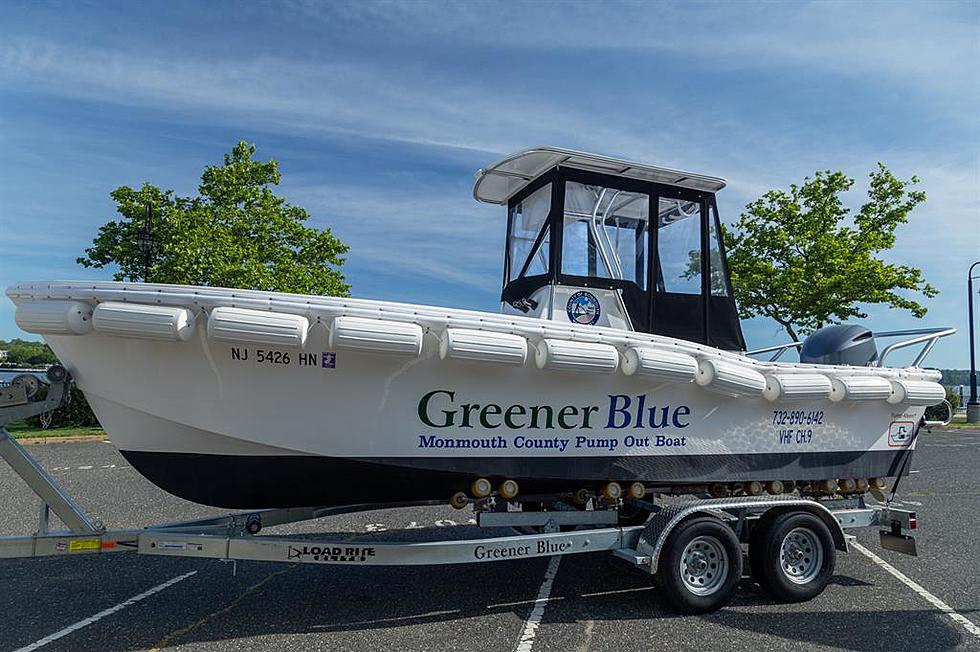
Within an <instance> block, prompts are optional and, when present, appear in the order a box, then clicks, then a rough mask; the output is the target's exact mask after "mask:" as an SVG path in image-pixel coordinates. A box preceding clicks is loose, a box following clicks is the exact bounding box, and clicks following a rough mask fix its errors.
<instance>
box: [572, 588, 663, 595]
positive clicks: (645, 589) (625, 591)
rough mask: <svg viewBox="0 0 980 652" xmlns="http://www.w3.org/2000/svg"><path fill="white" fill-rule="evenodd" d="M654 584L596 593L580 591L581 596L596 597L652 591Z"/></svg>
mask: <svg viewBox="0 0 980 652" xmlns="http://www.w3.org/2000/svg"><path fill="white" fill-rule="evenodd" d="M653 589H654V587H652V586H635V587H633V588H632V589H615V590H613V591H597V592H596V593H580V594H579V597H580V598H595V597H598V596H601V595H617V594H619V593H636V592H637V591H652V590H653Z"/></svg>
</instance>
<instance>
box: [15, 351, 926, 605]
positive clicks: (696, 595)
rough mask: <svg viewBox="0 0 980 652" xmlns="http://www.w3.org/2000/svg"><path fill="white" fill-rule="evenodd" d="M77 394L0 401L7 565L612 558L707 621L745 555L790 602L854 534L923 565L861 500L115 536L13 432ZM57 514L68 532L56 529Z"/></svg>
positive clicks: (811, 592)
mask: <svg viewBox="0 0 980 652" xmlns="http://www.w3.org/2000/svg"><path fill="white" fill-rule="evenodd" d="M71 382H72V381H71V378H70V376H69V375H68V373H67V372H66V370H65V369H64V368H63V367H60V366H54V367H51V368H50V369H49V370H48V372H47V383H45V384H46V385H47V387H46V389H47V391H46V395H45V396H44V397H43V398H39V397H40V392H39V391H38V390H39V387H38V386H37V384H36V383H34V384H32V382H31V381H27V380H24V381H20V382H18V380H17V379H14V381H13V382H12V383H11V384H10V385H8V386H5V387H0V457H2V458H3V459H4V460H5V461H6V462H7V464H8V465H9V466H10V467H11V468H12V469H13V471H14V472H15V473H16V474H17V475H18V476H20V477H21V478H22V479H23V480H24V482H25V483H26V484H27V486H28V487H29V488H30V489H31V490H32V491H33V492H34V493H35V494H36V495H37V496H38V497H39V498H40V500H41V509H40V515H39V523H38V529H37V531H36V532H34V533H33V534H30V535H24V536H4V537H0V558H8V559H9V558H28V557H52V556H61V557H65V556H67V557H74V556H79V555H88V554H107V553H117V552H133V553H137V554H140V555H161V556H171V557H197V558H206V559H218V560H222V561H234V562H237V561H268V562H284V563H291V564H346V565H372V566H379V565H380V566H415V565H440V564H463V563H482V562H494V561H505V560H515V559H529V558H535V557H552V556H557V555H571V554H578V553H587V552H610V553H612V554H613V555H615V556H616V557H618V558H619V559H622V560H624V561H626V562H627V563H629V564H630V565H631V566H633V567H635V568H637V569H639V570H641V571H643V572H646V573H648V574H651V575H653V578H654V580H655V581H656V582H657V584H658V586H659V588H660V589H661V592H662V594H663V595H664V597H666V598H667V600H668V601H670V602H671V604H672V605H673V606H674V607H675V608H676V609H678V610H679V611H683V612H687V613H704V612H707V611H713V610H716V609H718V608H720V607H722V606H724V605H725V604H727V603H728V602H729V601H730V600H731V599H732V597H733V596H734V593H735V589H736V585H737V584H738V581H739V579H740V578H741V575H742V559H743V554H744V553H743V545H745V544H747V545H748V561H749V564H750V566H751V570H752V574H753V575H754V577H755V579H756V580H757V581H758V582H759V583H760V585H761V586H762V587H763V589H765V590H766V591H767V592H768V593H769V594H771V595H773V596H774V597H776V598H777V599H781V600H784V601H794V602H798V601H802V600H808V599H811V598H812V597H815V596H816V595H818V594H819V593H820V592H822V590H823V589H824V587H825V586H826V584H827V583H828V582H829V580H830V577H831V576H832V575H833V569H834V562H835V559H836V557H835V554H836V551H838V550H839V551H845V552H846V551H847V549H848V541H849V540H850V539H853V535H850V534H847V533H846V531H847V530H851V529H855V528H860V527H879V528H885V529H883V530H881V544H882V546H883V547H884V548H887V549H890V550H895V551H898V552H903V553H906V554H912V555H915V554H916V550H915V540H914V539H913V538H912V537H911V536H908V535H907V534H905V533H904V531H905V530H914V529H916V527H917V519H916V514H915V512H912V511H908V510H904V509H897V508H895V507H891V506H889V505H888V504H887V503H886V504H881V505H874V504H873V505H868V504H866V503H865V501H864V498H863V497H862V496H857V497H838V498H832V499H828V500H814V499H812V498H805V497H795V496H739V497H729V498H691V499H674V500H670V501H669V502H664V503H662V504H660V503H655V502H646V501H642V500H632V499H626V500H627V501H629V502H631V503H632V504H633V506H635V507H640V508H642V509H646V510H647V511H649V512H650V513H651V516H650V518H649V520H647V522H646V523H645V524H643V525H632V526H620V525H618V516H619V515H618V512H617V511H616V510H612V509H606V510H602V509H600V510H581V509H576V508H573V507H571V506H568V507H567V508H566V509H561V505H560V504H558V509H555V510H554V511H527V512H525V511H512V510H514V509H516V506H515V505H513V504H511V503H510V502H509V501H506V500H503V499H501V498H499V497H496V498H494V497H491V498H490V499H489V500H486V501H484V502H483V503H482V504H481V505H480V508H479V509H478V511H477V514H476V526H475V527H474V528H473V529H474V535H475V536H474V538H467V539H461V540H456V539H450V540H435V541H407V542H406V541H397V542H379V541H376V540H373V539H374V538H376V535H375V536H372V537H368V536H366V535H354V536H352V537H350V538H347V539H343V540H337V539H336V538H334V539H320V538H317V537H316V535H308V534H303V535H287V536H281V535H260V534H259V533H260V532H261V531H262V530H264V529H266V528H270V527H274V526H277V525H284V524H288V523H297V522H302V521H310V520H314V519H319V518H323V517H326V516H331V515H338V514H344V513H351V512H360V511H367V510H374V509H389V508H394V507H404V506H418V505H420V504H424V505H435V504H439V505H442V504H444V503H441V502H440V503H433V502H427V503H410V504H406V503H386V504H370V505H345V506H340V507H323V508H317V507H309V508H292V509H266V510H253V511H247V512H238V513H228V514H222V515H218V516H214V517H210V518H204V519H198V520H192V521H183V522H176V523H167V524H160V525H151V526H148V527H145V528H142V529H123V530H111V529H107V528H105V526H104V525H103V524H101V523H99V522H98V521H96V520H93V519H92V518H91V517H90V516H89V515H88V514H86V513H85V511H84V510H83V509H82V508H81V507H80V506H79V505H78V504H77V503H76V502H75V501H74V500H73V499H72V498H71V496H70V495H69V494H68V493H67V492H66V491H65V489H64V488H63V487H62V486H61V485H60V484H59V483H58V481H57V480H55V479H54V478H53V477H52V476H51V475H50V474H48V472H47V471H46V470H45V469H44V468H43V467H42V466H41V465H40V464H39V463H38V462H37V460H35V459H34V458H33V456H31V454H30V453H29V452H28V451H27V450H26V449H25V448H24V447H23V446H22V445H21V444H19V443H18V442H17V441H16V440H15V439H14V438H13V436H12V435H11V434H10V433H9V432H8V431H7V430H6V428H5V426H6V425H7V424H9V423H12V422H14V421H19V420H21V419H25V418H28V417H31V416H36V415H40V414H43V413H47V412H50V411H52V410H54V409H57V408H58V407H61V406H63V405H65V404H66V402H67V401H68V400H69V396H70V393H69V389H70V386H71ZM52 511H53V512H54V513H55V515H57V517H58V518H59V519H60V520H61V521H62V522H63V523H64V524H65V526H67V528H68V529H67V530H63V531H60V530H52V529H51V528H50V519H49V517H50V512H52ZM497 528H511V530H510V531H509V532H511V533H508V534H506V535H503V536H494V531H493V529H497ZM515 531H519V532H521V533H519V534H513V532H515ZM481 535H483V536H481Z"/></svg>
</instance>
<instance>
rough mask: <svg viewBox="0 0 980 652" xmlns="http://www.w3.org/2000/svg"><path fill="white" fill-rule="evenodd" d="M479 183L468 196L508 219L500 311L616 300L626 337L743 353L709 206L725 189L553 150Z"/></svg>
mask: <svg viewBox="0 0 980 652" xmlns="http://www.w3.org/2000/svg"><path fill="white" fill-rule="evenodd" d="M476 176H477V180H476V185H475V187H474V189H473V194H474V196H475V197H476V198H477V199H478V200H480V201H484V202H488V203H494V204H505V205H506V206H507V209H508V221H507V249H506V252H505V259H504V283H503V291H502V293H501V300H502V302H503V304H504V305H505V306H509V308H510V309H514V310H518V311H520V312H522V313H524V314H531V313H535V312H540V310H541V309H543V304H544V303H545V301H544V299H543V298H542V297H543V296H544V295H542V290H543V289H544V288H547V287H548V286H551V287H553V288H556V289H559V288H564V289H565V290H570V291H571V292H577V294H576V297H577V299H576V300H580V301H581V297H582V295H583V293H584V294H585V295H588V300H589V301H591V302H595V301H598V302H599V303H601V300H600V295H601V296H606V297H618V299H616V301H617V302H619V303H620V304H621V308H622V311H623V312H625V313H626V317H627V323H628V325H629V327H632V328H633V329H634V330H638V331H643V332H648V333H655V334H658V335H668V336H670V337H676V338H680V339H685V340H689V341H693V342H701V343H705V344H709V345H711V346H715V347H718V348H721V349H728V350H744V349H745V341H744V339H743V337H742V331H741V326H740V324H739V321H738V310H737V308H736V306H735V299H734V297H733V295H732V289H731V282H730V279H729V273H728V265H727V261H726V257H725V248H724V243H723V242H722V232H721V226H720V223H719V220H718V206H717V204H716V202H715V191H716V190H720V189H721V188H723V187H724V186H725V181H724V180H723V179H719V178H716V177H707V176H704V175H698V174H691V173H687V172H680V171H677V170H670V169H667V168H658V167H655V166H652V165H645V164H641V163H633V162H630V161H621V160H618V159H613V158H608V157H604V156H599V155H596V154H586V153H583V152H575V151H572V150H566V149H559V148H554V147H538V148H535V149H530V150H526V151H523V152H520V153H517V154H514V155H511V156H508V157H506V158H504V159H502V160H501V161H499V162H497V163H495V164H494V165H492V166H490V167H489V168H485V169H483V170H480V171H479V172H478V173H477V175H476ZM610 293H612V294H610ZM559 294H561V292H559ZM556 301H557V299H556V298H555V293H554V292H551V299H550V302H549V307H548V310H549V311H550V313H551V314H552V315H555V314H556V312H557V308H556V306H555V303H556ZM570 301H571V299H570ZM575 308H576V307H575V306H570V307H569V308H568V314H569V318H570V319H572V320H573V321H577V319H576V318H575V315H576V313H575V310H574V309H575ZM599 312H601V310H596V311H595V313H594V314H598V313H599ZM557 314H559V315H563V314H564V310H562V311H561V312H557ZM579 323H583V322H581V321H579ZM591 323H595V321H592V322H591Z"/></svg>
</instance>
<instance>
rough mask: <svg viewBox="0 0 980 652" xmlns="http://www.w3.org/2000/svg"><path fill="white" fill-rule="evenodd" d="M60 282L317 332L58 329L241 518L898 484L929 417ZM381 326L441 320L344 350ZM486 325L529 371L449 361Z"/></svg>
mask: <svg viewBox="0 0 980 652" xmlns="http://www.w3.org/2000/svg"><path fill="white" fill-rule="evenodd" d="M45 288H46V289H45V292H46V293H47V297H52V295H53V296H54V298H63V297H69V296H70V297H71V298H72V299H74V300H82V301H89V302H92V303H93V304H94V303H96V302H100V301H106V300H113V301H116V300H119V299H126V300H127V301H143V302H147V303H148V301H147V300H148V298H149V297H153V298H155V299H156V304H157V305H159V304H161V303H162V304H164V305H174V306H183V307H187V308H189V309H191V310H194V311H195V312H196V314H197V315H198V317H197V318H198V319H200V320H205V319H206V318H207V317H206V313H207V311H208V310H213V309H214V308H215V307H219V306H231V305H236V306H243V305H244V306H246V307H251V308H256V307H258V306H260V305H263V306H265V309H266V310H270V309H275V310H278V311H280V312H282V313H284V314H297V313H299V314H304V315H306V316H307V317H308V318H309V319H310V324H311V326H310V329H309V333H308V336H307V337H306V338H305V340H304V341H303V346H302V347H297V346H293V347H289V346H283V347H278V346H273V345H263V344H251V343H246V344H233V343H229V342H223V341H214V340H213V339H211V338H209V337H208V335H207V329H206V328H204V327H201V324H199V326H198V328H196V330H195V332H194V334H193V335H192V336H190V337H189V338H188V339H186V341H183V340H180V339H178V340H176V341H162V340H154V339H139V338H132V337H120V336H116V335H106V334H103V333H101V332H98V331H95V332H91V333H88V334H86V335H81V336H79V335H63V334H47V335H45V339H46V340H47V341H48V342H49V344H50V345H51V347H52V348H53V349H54V351H55V353H56V354H57V355H58V356H59V358H60V359H61V360H62V361H63V362H64V363H65V365H66V366H67V367H68V369H69V371H70V372H71V373H72V374H73V376H74V377H75V379H76V382H77V383H78V385H79V387H80V388H81V389H82V390H83V391H84V392H85V394H86V396H87V397H88V399H89V401H90V403H91V404H92V407H93V409H94V411H95V413H96V415H97V416H98V417H99V419H100V421H101V422H102V424H103V425H104V426H105V428H106V431H107V432H108V433H109V435H110V437H111V438H112V441H113V442H114V443H115V445H116V446H117V447H118V448H119V449H120V450H121V451H122V452H123V454H124V455H125V456H126V457H127V458H128V459H129V460H130V461H131V463H132V464H133V465H134V466H135V467H136V468H137V469H138V470H139V471H140V472H141V473H143V474H144V475H146V476H147V477H148V478H150V479H151V480H152V481H153V482H155V483H156V484H158V485H159V486H161V487H163V488H164V489H166V490H167V491H169V492H171V493H174V494H176V495H179V496H182V497H184V498H187V499H189V500H193V501H196V502H201V503H206V504H211V505H218V506H225V507H249V508H252V507H255V508H258V507H289V506H308V505H328V504H341V503H357V502H376V501H393V500H425V499H433V500H435V499H448V497H449V496H450V495H452V493H453V492H455V491H461V490H462V491H465V490H466V488H467V487H468V486H469V484H470V482H471V481H472V480H473V479H474V478H476V477H489V478H492V479H503V478H513V479H516V480H517V481H518V482H519V483H520V484H521V487H522V493H534V492H537V491H549V490H568V489H574V488H576V487H578V486H583V485H595V484H596V483H601V482H606V481H610V480H616V481H635V480H638V481H643V482H645V483H647V484H649V485H667V486H669V485H694V484H704V483H711V482H737V481H748V480H760V481H765V480H822V479H827V478H868V477H879V476H890V475H895V474H896V473H898V472H899V469H900V466H901V465H902V464H903V463H904V462H905V458H906V457H907V455H908V454H910V453H911V448H912V447H914V437H911V436H910V435H911V433H912V432H913V431H914V429H915V427H916V423H917V422H918V420H919V419H920V417H921V415H922V411H923V409H924V408H923V407H921V406H907V405H893V404H890V403H888V402H887V401H884V400H877V401H863V402H854V401H839V402H834V401H831V400H830V399H829V398H820V399H804V400H788V401H780V400H778V399H777V400H770V399H768V398H766V397H764V396H763V395H761V394H757V395H754V396H733V395H727V394H724V393H720V392H717V391H709V390H708V389H706V388H704V387H701V386H699V385H698V384H696V383H694V382H691V381H686V382H684V381H677V380H668V381H664V380H658V379H654V378H651V377H648V376H644V375H641V374H634V375H626V374H625V373H623V372H622V371H621V370H619V369H617V370H613V371H604V370H599V371H598V372H592V373H586V372H581V371H579V372H576V371H570V370H567V369H561V368H551V367H545V368H539V365H537V364H535V356H534V351H535V350H539V349H540V341H535V336H534V334H533V333H534V332H537V333H538V334H539V335H538V336H537V337H538V338H539V340H540V338H541V337H542V336H543V335H549V334H550V335H555V336H556V337H557V336H558V335H561V334H562V333H564V334H565V335H566V336H567V337H566V338H565V341H574V340H575V336H576V334H578V333H586V334H589V335H591V337H592V339H593V341H594V340H595V338H596V337H599V339H600V340H601V341H602V342H605V343H606V344H607V345H608V346H610V347H615V348H616V349H617V350H619V351H623V350H625V348H624V347H627V346H629V345H630V344H635V343H636V342H639V341H647V342H648V343H650V344H652V345H658V346H664V345H665V344H671V345H672V346H674V347H675V349H676V350H678V351H681V352H685V351H686V353H689V354H691V355H692V356H701V357H702V358H706V357H710V356H717V357H718V359H720V360H723V361H725V360H727V361H728V362H729V363H731V364H736V363H739V361H740V360H744V361H745V363H744V364H746V365H748V364H750V363H751V364H755V365H758V366H757V367H754V368H756V369H758V370H759V372H760V373H767V371H766V370H767V369H768V370H769V371H772V370H774V369H775V370H778V371H780V372H781V373H795V372H800V371H801V370H800V367H802V366H801V365H768V366H767V365H766V364H764V363H755V362H754V361H749V360H748V359H746V358H742V357H741V356H735V355H732V354H727V353H723V352H718V351H716V350H713V349H710V348H709V347H704V346H701V345H693V344H690V343H685V342H681V341H679V340H671V339H670V338H663V337H656V336H651V335H646V334H642V333H622V332H618V331H610V330H609V329H592V330H590V329H587V328H584V327H577V326H568V327H563V328H562V329H560V332H559V331H554V326H553V325H542V323H541V322H538V321H536V320H531V319H524V318H520V317H502V316H500V315H494V314H489V313H473V312H465V311H453V310H444V309H435V308H427V307H421V306H416V307H412V306H404V305H400V304H388V303H382V302H364V301H356V300H349V299H344V300H342V299H331V298H315V299H314V298H308V297H294V296H291V295H275V294H270V293H243V292H239V291H230V290H211V289H203V288H194V289H188V288H175V287H168V286H125V287H124V286H122V285H121V284H109V283H107V284H98V285H97V286H95V287H92V286H91V285H89V286H88V288H87V289H84V290H83V289H81V288H79V287H78V286H70V285H68V284H63V286H59V287H58V289H57V290H56V291H52V289H51V285H50V284H49V285H46V286H45ZM127 288H128V289H127ZM190 290H194V291H195V293H194V298H193V301H192V300H191V299H189V296H191V295H190V294H189V291H190ZM8 294H10V295H11V296H12V298H14V300H15V301H16V302H19V303H20V302H23V301H25V300H29V299H36V298H37V297H38V295H39V294H40V293H39V291H38V290H37V288H36V286H33V285H27V284H25V285H24V286H18V287H16V288H12V289H11V290H10V291H8ZM277 302H278V303H277ZM366 313H373V314H374V315H375V318H379V317H383V318H387V319H389V320H395V321H401V322H402V323H413V324H419V325H421V327H422V329H423V332H424V335H423V336H422V340H421V347H420V351H419V352H418V353H417V354H415V355H413V354H411V353H408V354H406V353H404V352H400V353H398V352H396V353H394V354H393V353H392V352H391V351H386V352H378V351H371V350H367V349H363V348H361V349H357V348H350V346H346V348H340V347H338V346H337V344H338V341H337V338H334V340H333V342H332V340H331V325H332V324H333V323H334V321H335V320H336V318H337V317H338V316H343V315H355V316H358V315H359V316H360V318H364V315H365V314H366ZM331 320H334V321H331ZM474 320H476V321H479V322H480V323H481V324H482V326H483V328H484V330H487V331H489V332H501V333H511V334H515V333H516V334H518V335H520V336H521V337H526V339H527V342H528V346H529V354H528V356H527V359H526V360H525V361H524V362H523V363H522V364H513V363H511V364H499V363H494V362H487V361H481V360H463V359H454V358H452V357H445V358H444V357H443V355H441V354H440V340H441V339H443V338H441V334H442V331H444V329H445V328H447V327H449V326H451V325H453V324H464V323H465V324H471V323H474ZM548 328H551V329H552V330H553V331H554V332H551V333H548V332H545V331H544V330H543V329H548ZM440 329H442V330H440ZM597 334H598V335H597ZM579 337H582V336H581V335H579ZM617 337H620V338H625V339H623V341H617V339H616V338H617ZM443 348H445V347H444V346H443ZM556 350H557V349H556ZM556 355H557V354H556ZM538 359H539V360H538V361H539V362H540V356H538ZM719 368H721V366H719ZM815 370H816V371H818V372H821V373H828V374H831V375H832V374H833V373H837V372H839V373H841V374H845V375H846V374H854V373H857V374H872V373H873V374H876V375H879V376H881V377H884V378H892V377H894V378H898V377H903V378H912V379H920V380H921V379H926V380H928V379H929V378H934V376H933V375H931V374H932V373H933V372H925V371H922V370H885V369H881V370H869V369H856V370H855V369H843V368H842V369H837V370H836V372H835V368H832V367H828V368H818V367H814V366H813V365H810V366H808V367H807V369H805V371H807V372H808V373H811V374H812V373H814V371H815Z"/></svg>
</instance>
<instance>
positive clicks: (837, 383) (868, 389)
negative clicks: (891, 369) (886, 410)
mask: <svg viewBox="0 0 980 652" xmlns="http://www.w3.org/2000/svg"><path fill="white" fill-rule="evenodd" d="M830 383H831V389H830V400H831V401H834V402H835V403H836V402H839V401H884V400H886V399H887V398H888V397H889V396H891V393H892V384H891V383H890V382H888V379H887V378H882V377H881V376H841V377H838V378H833V379H831V381H830Z"/></svg>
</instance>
